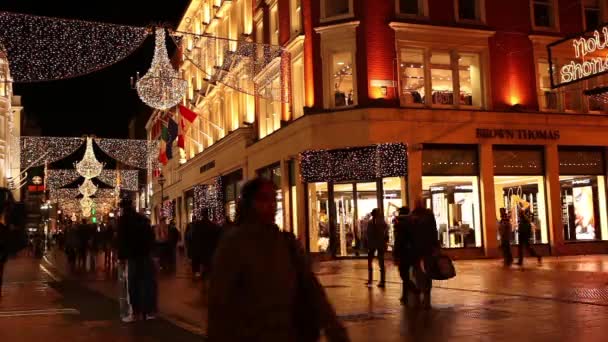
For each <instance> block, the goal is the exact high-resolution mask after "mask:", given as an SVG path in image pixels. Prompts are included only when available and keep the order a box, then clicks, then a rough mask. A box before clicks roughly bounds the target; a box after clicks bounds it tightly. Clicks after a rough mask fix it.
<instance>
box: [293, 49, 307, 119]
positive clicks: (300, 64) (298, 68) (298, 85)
mask: <svg viewBox="0 0 608 342" xmlns="http://www.w3.org/2000/svg"><path fill="white" fill-rule="evenodd" d="M291 73H292V81H291V87H292V89H291V93H292V94H293V118H294V119H297V118H299V117H301V116H302V115H304V96H305V89H304V58H303V57H299V58H297V59H295V60H294V62H293V65H292V68H291Z"/></svg>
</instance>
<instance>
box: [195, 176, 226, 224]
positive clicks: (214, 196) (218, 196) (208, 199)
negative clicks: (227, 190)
mask: <svg viewBox="0 0 608 342" xmlns="http://www.w3.org/2000/svg"><path fill="white" fill-rule="evenodd" d="M204 211H206V212H207V214H208V218H209V220H211V221H213V222H215V223H217V224H223V223H224V222H225V220H226V215H225V212H224V200H223V192H222V177H216V178H215V179H214V181H213V183H212V184H201V185H197V186H195V187H194V209H193V216H194V219H195V220H200V219H201V217H202V213H203V212H204Z"/></svg>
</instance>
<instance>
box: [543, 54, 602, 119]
mask: <svg viewBox="0 0 608 342" xmlns="http://www.w3.org/2000/svg"><path fill="white" fill-rule="evenodd" d="M557 62H559V61H557ZM559 68H560V66H559V65H557V66H556V65H554V66H553V70H554V74H553V77H554V80H555V79H557V77H558V75H557V73H556V72H555V70H556V69H559ZM537 72H538V98H539V105H540V109H541V110H543V111H557V112H575V113H579V112H582V111H583V110H584V104H585V103H584V97H583V88H584V87H582V86H581V85H582V84H584V83H575V84H571V85H568V86H565V87H561V88H559V89H552V88H551V79H550V74H549V62H548V61H547V60H544V59H541V60H539V62H538V63H537ZM599 79H601V76H600V77H596V78H593V79H591V80H588V81H583V82H588V83H587V84H588V86H589V87H594V86H593V85H595V84H598V80H599ZM585 89H586V88H585ZM602 105H603V103H602V102H600V101H596V102H593V101H592V100H590V102H589V105H588V106H589V108H588V109H589V111H600V110H603V106H602Z"/></svg>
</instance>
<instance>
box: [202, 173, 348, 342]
mask: <svg viewBox="0 0 608 342" xmlns="http://www.w3.org/2000/svg"><path fill="white" fill-rule="evenodd" d="M276 209H277V203H276V192H275V189H274V185H273V183H271V182H269V181H267V180H263V179H254V180H252V181H250V182H248V183H247V184H245V185H244V186H243V189H242V192H241V197H240V199H239V205H238V211H237V222H236V227H234V228H232V229H231V230H230V231H229V232H226V233H225V234H224V237H223V238H222V240H221V242H220V244H219V246H218V250H217V254H216V255H215V259H214V267H213V270H214V273H213V275H212V277H211V279H210V289H209V316H208V336H209V340H210V341H222V342H231V341H251V342H253V341H260V342H261V341H317V340H318V339H319V338H320V334H321V331H324V332H325V334H326V336H327V337H328V340H329V341H348V336H347V335H346V331H345V329H344V328H343V327H342V325H341V324H340V323H339V322H338V320H337V318H336V314H335V311H334V309H333V308H332V306H331V304H330V303H329V301H328V300H327V297H326V296H325V292H324V290H323V288H322V287H321V286H320V284H319V283H318V281H317V279H316V277H315V276H314V274H313V273H312V270H311V268H310V265H309V264H308V262H307V260H306V258H305V256H304V252H303V251H302V250H301V248H300V247H299V244H298V243H297V241H296V240H295V237H294V236H293V234H291V233H289V234H288V233H283V232H281V231H280V230H279V229H278V227H277V226H276V225H275V223H274V218H275V212H276ZM234 322H238V328H236V329H235V326H234Z"/></svg>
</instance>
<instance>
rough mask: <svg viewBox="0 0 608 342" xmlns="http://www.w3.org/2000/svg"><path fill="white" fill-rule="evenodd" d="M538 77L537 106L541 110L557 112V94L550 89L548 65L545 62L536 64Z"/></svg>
mask: <svg viewBox="0 0 608 342" xmlns="http://www.w3.org/2000/svg"><path fill="white" fill-rule="evenodd" d="M538 76H539V77H538V81H539V100H540V101H539V104H540V108H541V110H547V111H551V110H557V109H558V108H557V103H558V93H557V92H556V91H555V90H553V89H551V78H550V75H549V63H548V62H547V61H540V62H538ZM554 76H555V75H554Z"/></svg>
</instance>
